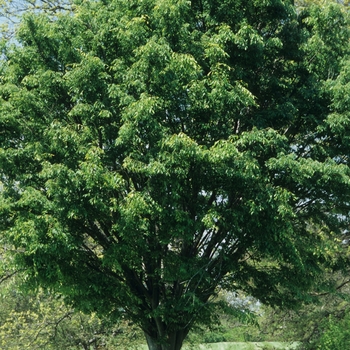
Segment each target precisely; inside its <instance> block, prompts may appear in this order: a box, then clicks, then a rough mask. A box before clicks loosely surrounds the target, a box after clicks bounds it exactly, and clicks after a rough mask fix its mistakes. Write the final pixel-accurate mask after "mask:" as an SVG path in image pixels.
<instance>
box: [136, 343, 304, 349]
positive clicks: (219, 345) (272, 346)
mask: <svg viewBox="0 0 350 350" xmlns="http://www.w3.org/2000/svg"><path fill="white" fill-rule="evenodd" d="M297 345H298V343H297V342H294V343H282V342H233V343H212V344H201V345H187V346H184V347H183V349H184V350H293V349H296V348H297ZM139 349H142V350H147V346H143V347H142V348H141V347H139Z"/></svg>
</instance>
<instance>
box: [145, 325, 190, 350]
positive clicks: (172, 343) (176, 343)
mask: <svg viewBox="0 0 350 350" xmlns="http://www.w3.org/2000/svg"><path fill="white" fill-rule="evenodd" d="M187 334H188V330H178V331H176V332H172V333H170V334H168V336H167V337H166V339H164V340H159V339H157V338H154V337H152V336H150V335H149V334H147V333H146V332H145V337H146V340H147V345H148V349H149V350H180V349H181V347H182V343H183V341H184V340H185V338H186V336H187Z"/></svg>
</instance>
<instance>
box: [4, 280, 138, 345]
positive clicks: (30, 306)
mask: <svg viewBox="0 0 350 350" xmlns="http://www.w3.org/2000/svg"><path fill="white" fill-rule="evenodd" d="M20 277H21V276H20V275H17V276H16V278H11V279H10V280H7V281H6V282H5V283H2V284H1V285H0V287H1V288H0V306H1V308H0V310H1V311H0V346H1V349H4V350H17V349H21V350H22V349H31V350H32V349H33V350H34V349H47V350H60V349H62V350H63V349H70V350H73V349H86V350H91V349H102V348H103V349H111V350H112V349H131V348H135V349H136V348H137V344H139V343H140V342H141V339H140V337H138V339H137V335H138V334H136V336H135V335H133V333H135V332H136V329H131V327H127V325H126V322H125V321H123V320H121V322H119V323H118V324H110V322H109V320H108V319H106V318H105V319H99V318H98V317H97V315H96V314H94V313H92V314H90V315H84V314H83V313H81V312H77V311H75V310H73V309H72V308H70V307H69V306H67V305H65V304H64V300H63V298H61V297H60V296H59V295H57V294H52V293H49V292H48V291H44V290H42V289H40V290H39V291H37V292H36V293H31V292H28V291H27V292H25V291H23V290H21V289H20V288H19V283H18V281H20ZM126 331H127V332H126ZM138 333H139V332H138ZM133 338H134V339H133Z"/></svg>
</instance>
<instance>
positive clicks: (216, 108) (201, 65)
mask: <svg viewBox="0 0 350 350" xmlns="http://www.w3.org/2000/svg"><path fill="white" fill-rule="evenodd" d="M300 16H301V17H300V18H298V17H297V15H296V12H295V10H294V8H293V6H292V5H291V4H290V3H289V2H288V1H279V0H270V1H251V2H246V1H237V0H235V1H231V0H226V1H215V0H210V1H205V0H202V1H183V0H177V1H175V0H143V1H130V0H128V1H124V0H105V1H81V2H79V3H76V4H75V7H74V12H73V13H66V14H65V13H57V15H56V16H54V17H51V18H50V17H47V16H46V15H44V14H40V13H39V14H30V15H25V16H24V17H23V19H22V24H21V26H20V27H19V29H18V32H17V39H16V41H15V42H14V43H12V44H9V45H3V54H2V59H1V87H0V96H1V103H0V108H1V112H0V123H1V132H0V142H1V151H0V164H1V183H2V185H1V202H0V203H1V216H0V218H1V219H0V225H1V226H0V227H1V240H2V242H3V245H6V247H7V250H6V251H7V252H10V254H11V257H12V258H13V263H14V264H15V265H16V266H18V267H20V268H25V269H26V271H27V272H26V273H27V278H26V281H25V283H26V284H28V285H29V286H32V287H33V288H34V287H35V286H37V285H41V286H43V287H47V288H52V289H54V290H55V291H57V292H59V293H61V294H62V295H64V296H65V298H66V300H67V302H68V303H72V304H73V305H74V306H75V307H76V308H78V309H80V310H82V311H84V312H92V311H93V312H97V313H99V314H101V315H102V314H103V315H108V316H109V317H110V319H111V320H113V319H117V318H118V317H119V316H120V315H121V314H123V315H124V316H125V317H127V318H128V319H129V320H131V321H132V322H134V323H136V324H138V325H139V326H140V327H141V329H142V330H143V332H144V334H145V336H146V339H147V343H148V346H149V348H150V349H157V350H158V349H162V350H165V349H167V350H168V349H169V350H170V349H171V350H178V349H180V348H181V346H182V343H183V341H184V339H185V338H186V335H187V334H188V332H189V330H190V329H191V327H193V326H194V325H196V324H201V323H202V324H203V323H204V324H205V323H210V322H212V320H213V319H215V310H217V308H218V307H220V304H218V303H215V299H214V298H213V297H215V295H216V293H217V292H218V291H219V290H220V289H228V290H243V291H245V292H246V293H248V294H249V295H252V296H254V297H256V298H258V299H259V300H261V301H262V302H264V303H267V304H270V305H280V306H284V307H292V306H294V305H296V304H298V303H299V302H301V301H305V300H307V298H308V293H307V292H308V290H310V288H313V286H314V283H315V281H317V279H318V276H320V275H321V274H322V273H323V271H324V269H336V268H339V267H340V266H341V264H343V263H346V261H344V260H342V259H341V255H340V254H338V250H339V247H338V245H337V240H336V237H337V235H338V234H340V233H341V230H342V227H343V226H344V225H345V224H346V220H345V219H344V217H345V215H346V214H347V213H348V210H349V205H348V204H349V199H350V198H349V194H350V192H349V191H350V187H349V184H350V182H349V175H350V172H349V169H348V164H347V155H348V153H347V152H348V146H347V144H346V143H342V144H341V145H340V144H339V142H335V140H340V139H341V135H340V134H339V132H340V131H339V128H337V127H336V126H337V125H338V124H337V122H336V121H335V118H334V113H333V114H331V112H332V108H333V107H332V91H333V90H332V89H331V88H330V87H331V85H332V80H334V79H336V78H337V76H338V75H339V71H340V69H341V59H342V57H344V56H345V55H346V54H347V52H348V51H347V50H348V49H347V41H348V24H347V20H346V17H345V14H344V13H343V12H342V11H340V10H338V8H337V7H336V6H331V7H330V8H329V9H328V12H317V11H316V10H315V11H314V12H312V13H311V14H309V13H306V12H303V13H302V15H300ZM327 26H328V27H327ZM328 29H330V31H328ZM334 33H337V34H334ZM333 34H334V35H333ZM320 43H321V44H323V46H322V45H320ZM330 72H331V73H332V74H330ZM344 108H345V110H347V109H346V106H345V107H344ZM342 113H343V114H344V113H345V112H343V111H342ZM329 115H330V116H331V117H330V118H328V116H329ZM332 116H333V117H332ZM342 125H343V124H342ZM347 125H348V124H346V123H345V124H344V125H343V127H344V128H347ZM221 306H222V305H221Z"/></svg>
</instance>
